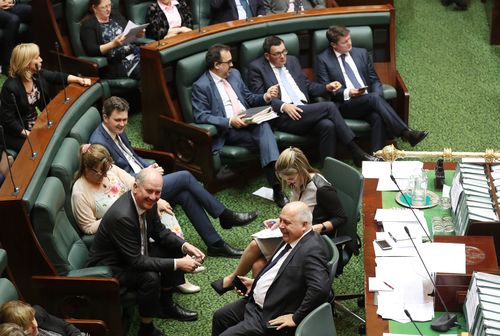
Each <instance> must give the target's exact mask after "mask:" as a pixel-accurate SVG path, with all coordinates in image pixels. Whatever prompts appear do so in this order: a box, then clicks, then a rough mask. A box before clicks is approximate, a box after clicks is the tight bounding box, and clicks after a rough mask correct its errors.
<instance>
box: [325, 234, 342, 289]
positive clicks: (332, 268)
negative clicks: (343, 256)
mask: <svg viewBox="0 0 500 336" xmlns="http://www.w3.org/2000/svg"><path fill="white" fill-rule="evenodd" d="M321 237H323V240H324V241H325V244H326V247H327V248H328V256H329V259H328V263H327V264H326V267H327V268H328V272H329V274H330V283H331V282H333V278H334V277H335V273H336V272H337V266H338V264H339V256H340V253H339V250H338V249H337V246H335V244H334V243H333V241H332V240H331V239H330V237H328V236H327V235H322V236H321Z"/></svg>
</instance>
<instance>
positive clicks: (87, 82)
mask: <svg viewBox="0 0 500 336" xmlns="http://www.w3.org/2000/svg"><path fill="white" fill-rule="evenodd" d="M78 84H80V85H81V86H90V84H92V81H91V80H90V78H83V77H78Z"/></svg>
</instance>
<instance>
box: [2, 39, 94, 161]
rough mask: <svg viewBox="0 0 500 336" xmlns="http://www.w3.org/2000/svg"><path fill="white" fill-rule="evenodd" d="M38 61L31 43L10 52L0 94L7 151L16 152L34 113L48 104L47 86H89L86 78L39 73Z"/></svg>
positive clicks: (40, 70) (55, 73)
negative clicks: (7, 70) (69, 84)
mask: <svg viewBox="0 0 500 336" xmlns="http://www.w3.org/2000/svg"><path fill="white" fill-rule="evenodd" d="M42 61H43V60H42V58H41V57H40V49H39V48H38V46H37V45H36V44H34V43H23V44H19V45H17V46H16V47H15V48H14V50H13V51H12V56H11V58H10V69H9V78H7V80H6V81H5V83H4V85H3V86H2V91H1V93H0V99H1V102H2V104H1V109H0V124H1V125H2V126H3V128H4V136H5V143H6V145H7V148H8V149H12V150H14V151H16V152H19V150H20V149H21V147H22V146H23V143H24V140H25V139H26V137H27V136H29V134H30V132H31V129H32V128H33V126H34V125H35V121H36V118H37V109H38V110H39V111H42V110H43V109H44V108H45V103H48V102H49V100H50V96H49V92H48V89H49V84H62V83H63V82H64V84H65V85H66V84H67V83H77V84H80V85H83V86H89V85H90V83H91V82H90V79H88V78H82V77H77V76H73V75H68V74H65V73H60V72H53V71H49V70H45V69H42ZM44 100H45V102H44ZM16 104H17V107H16ZM18 109H19V114H20V115H21V120H22V122H21V120H19V115H18V112H17V110H18Z"/></svg>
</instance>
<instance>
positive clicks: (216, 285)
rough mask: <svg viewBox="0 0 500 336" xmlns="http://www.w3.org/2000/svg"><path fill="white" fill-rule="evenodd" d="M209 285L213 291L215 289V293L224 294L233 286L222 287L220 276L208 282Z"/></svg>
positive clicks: (222, 281)
mask: <svg viewBox="0 0 500 336" xmlns="http://www.w3.org/2000/svg"><path fill="white" fill-rule="evenodd" d="M210 286H212V288H213V289H214V291H216V292H217V294H219V295H224V293H227V292H229V291H230V290H231V289H233V286H229V287H224V278H220V279H218V280H215V281H214V282H212V283H211V284H210Z"/></svg>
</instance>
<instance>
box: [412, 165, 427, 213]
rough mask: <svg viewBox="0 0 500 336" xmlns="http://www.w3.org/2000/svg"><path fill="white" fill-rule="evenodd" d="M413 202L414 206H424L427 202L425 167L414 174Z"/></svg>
mask: <svg viewBox="0 0 500 336" xmlns="http://www.w3.org/2000/svg"><path fill="white" fill-rule="evenodd" d="M411 202H412V205H413V206H424V205H426V204H427V171H426V170H424V169H422V170H421V171H420V173H419V174H417V175H415V176H414V184H413V190H412V194H411Z"/></svg>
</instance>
